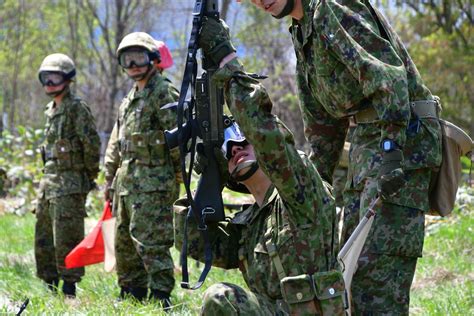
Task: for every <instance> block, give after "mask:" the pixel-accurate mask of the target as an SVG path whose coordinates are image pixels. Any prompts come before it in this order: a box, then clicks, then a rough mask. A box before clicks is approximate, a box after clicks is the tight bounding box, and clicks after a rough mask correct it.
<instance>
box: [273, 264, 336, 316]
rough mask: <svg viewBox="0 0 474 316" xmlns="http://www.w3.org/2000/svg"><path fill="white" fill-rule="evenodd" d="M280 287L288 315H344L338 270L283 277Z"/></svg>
mask: <svg viewBox="0 0 474 316" xmlns="http://www.w3.org/2000/svg"><path fill="white" fill-rule="evenodd" d="M280 287H281V293H282V296H283V299H284V300H285V302H286V304H287V306H288V309H289V312H290V315H323V316H326V315H345V311H344V310H345V305H344V279H343V277H342V273H341V272H339V271H335V270H333V271H328V272H320V273H315V274H314V275H312V276H311V275H308V274H302V275H298V276H293V277H285V278H283V279H282V280H281V281H280Z"/></svg>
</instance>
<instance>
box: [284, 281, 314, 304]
mask: <svg viewBox="0 0 474 316" xmlns="http://www.w3.org/2000/svg"><path fill="white" fill-rule="evenodd" d="M280 286H281V294H282V296H283V299H284V300H285V302H286V303H288V304H297V303H303V302H308V301H311V300H313V299H314V288H313V281H312V279H311V276H310V275H307V274H302V275H298V276H292V277H286V278H283V279H282V280H281V281H280Z"/></svg>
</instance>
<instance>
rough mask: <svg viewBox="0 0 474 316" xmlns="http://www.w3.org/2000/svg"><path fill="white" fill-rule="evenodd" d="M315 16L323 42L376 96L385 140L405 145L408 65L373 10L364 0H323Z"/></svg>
mask: <svg viewBox="0 0 474 316" xmlns="http://www.w3.org/2000/svg"><path fill="white" fill-rule="evenodd" d="M315 17H316V18H315V20H314V27H315V29H316V32H318V33H320V34H321V36H320V38H321V40H322V41H323V45H325V46H326V47H327V49H329V51H330V53H331V54H333V55H334V56H335V57H336V58H337V59H338V61H339V62H340V63H342V64H343V65H344V66H345V67H346V69H347V71H349V72H350V73H351V74H352V76H353V77H354V78H356V79H357V80H358V83H359V85H360V88H361V89H362V93H363V95H364V96H365V97H366V98H370V99H371V100H372V104H373V106H374V108H375V110H376V112H377V115H378V117H379V120H380V121H382V122H383V126H382V132H381V140H382V139H386V138H390V139H393V140H395V141H396V142H397V143H398V144H399V145H400V146H402V147H403V145H404V144H405V139H406V135H405V130H406V126H407V124H408V120H409V118H410V107H409V93H408V81H407V73H406V68H405V65H404V64H403V62H402V60H401V58H400V57H399V56H398V54H397V53H396V51H395V49H394V47H393V46H392V44H391V42H390V41H389V40H387V39H385V38H384V37H383V36H382V35H381V34H380V32H383V30H379V28H378V26H377V21H376V20H374V18H373V17H372V15H371V12H370V11H369V10H368V9H367V7H365V6H363V5H362V4H360V3H354V4H349V5H347V6H341V5H339V4H337V3H336V2H332V1H323V2H321V5H320V6H319V8H318V12H317V14H315ZM318 17H319V18H318ZM321 17H322V18H321Z"/></svg>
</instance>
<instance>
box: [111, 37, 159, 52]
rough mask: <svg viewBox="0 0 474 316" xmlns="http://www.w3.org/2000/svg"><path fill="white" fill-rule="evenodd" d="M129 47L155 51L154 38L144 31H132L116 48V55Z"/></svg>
mask: <svg viewBox="0 0 474 316" xmlns="http://www.w3.org/2000/svg"><path fill="white" fill-rule="evenodd" d="M130 47H142V48H144V49H146V50H147V51H149V52H150V53H156V52H157V47H156V43H155V40H154V39H153V37H151V36H150V35H149V34H147V33H145V32H133V33H130V34H128V35H126V36H125V37H124V38H123V39H122V41H121V42H120V44H119V47H118V48H117V56H120V53H121V52H122V51H124V50H125V49H127V48H130Z"/></svg>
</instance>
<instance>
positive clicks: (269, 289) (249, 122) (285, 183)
mask: <svg viewBox="0 0 474 316" xmlns="http://www.w3.org/2000/svg"><path fill="white" fill-rule="evenodd" d="M216 76H220V79H221V80H223V81H225V82H227V83H226V100H227V104H228V105H229V108H230V110H231V112H232V114H233V115H234V117H235V119H236V121H237V122H238V123H239V125H240V127H241V129H242V131H243V133H244V134H245V136H246V138H247V139H248V141H249V142H250V143H251V144H252V145H253V146H254V150H255V153H256V157H257V159H258V163H259V167H260V168H261V169H262V170H263V171H264V172H265V174H266V175H267V176H268V177H269V178H270V179H271V181H272V183H273V185H272V186H271V187H270V188H269V189H268V191H267V193H266V197H265V200H264V202H263V204H262V207H259V206H258V205H257V204H254V205H252V206H251V207H249V208H247V209H246V210H244V211H242V212H239V213H237V214H236V215H235V216H234V217H233V218H232V219H230V220H229V221H226V222H220V223H218V224H216V225H209V232H210V240H211V243H212V247H213V255H214V262H213V264H214V265H216V266H219V267H222V268H225V269H232V268H238V267H239V268H240V270H241V272H242V274H243V277H244V279H245V282H246V283H247V285H248V287H249V288H250V289H251V290H252V292H254V293H255V294H256V295H257V296H259V297H260V298H264V299H265V300H267V301H269V302H271V303H273V304H274V303H275V301H276V300H277V299H282V295H281V292H280V279H279V276H278V274H277V270H276V268H275V266H274V263H273V261H272V259H271V257H270V256H269V251H268V246H267V245H269V244H274V245H275V246H276V249H277V252H278V255H279V257H280V259H281V261H282V265H283V268H284V272H285V274H286V275H287V276H296V275H301V274H313V273H315V272H321V271H328V270H329V269H331V268H334V262H335V261H334V259H335V240H336V234H335V230H334V229H333V228H334V224H335V219H336V213H335V205H334V199H333V197H332V196H331V194H330V192H329V189H328V185H327V184H326V183H325V182H323V181H322V179H321V177H320V176H319V174H318V171H317V170H316V168H315V167H314V165H313V164H312V163H311V161H310V160H309V159H308V158H307V157H306V156H304V157H301V156H300V153H299V152H298V151H297V150H296V148H295V144H294V139H293V135H292V134H291V132H290V131H289V130H288V129H287V128H286V126H285V125H284V124H283V123H282V122H281V121H280V120H279V119H278V118H277V117H276V116H274V115H272V114H271V109H272V102H271V100H270V98H269V97H268V95H267V92H266V90H265V88H264V87H263V86H262V85H261V84H260V83H259V82H258V81H257V80H255V79H252V78H250V77H249V76H247V75H246V74H244V73H243V72H242V71H241V68H240V67H239V66H238V64H237V61H236V60H234V61H232V62H230V63H229V64H227V65H226V66H225V67H224V68H222V69H220V70H219V71H218V72H217V73H216ZM231 78H232V80H230V79H231ZM229 80H230V81H229ZM183 213H184V215H185V214H186V213H185V212H183ZM182 219H183V217H182V216H179V217H178V216H177V217H176V226H177V227H176V229H177V230H179V229H181V228H182V227H183V223H182ZM180 220H181V221H180ZM190 226H191V228H190V231H189V232H188V234H189V235H188V236H189V245H190V247H189V248H190V249H189V252H190V255H192V256H193V257H195V258H198V259H201V260H202V259H203V253H204V251H203V243H202V240H201V239H200V238H199V232H198V231H197V229H196V226H195V225H190ZM181 234H182V232H179V231H177V233H176V236H177V238H176V240H177V242H178V244H179V242H180V241H179V239H178V237H179V236H181Z"/></svg>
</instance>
